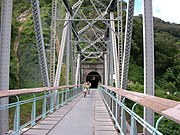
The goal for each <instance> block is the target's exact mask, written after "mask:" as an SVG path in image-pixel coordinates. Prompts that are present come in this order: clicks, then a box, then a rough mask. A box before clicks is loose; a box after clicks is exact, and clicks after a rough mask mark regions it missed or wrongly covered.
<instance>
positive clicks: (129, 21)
mask: <svg viewBox="0 0 180 135" xmlns="http://www.w3.org/2000/svg"><path fill="white" fill-rule="evenodd" d="M133 14H134V0H129V1H128V9H127V15H126V29H125V40H124V53H123V63H122V76H121V88H123V89H126V85H127V82H128V69H129V58H130V51H131V40H132V29H133Z"/></svg>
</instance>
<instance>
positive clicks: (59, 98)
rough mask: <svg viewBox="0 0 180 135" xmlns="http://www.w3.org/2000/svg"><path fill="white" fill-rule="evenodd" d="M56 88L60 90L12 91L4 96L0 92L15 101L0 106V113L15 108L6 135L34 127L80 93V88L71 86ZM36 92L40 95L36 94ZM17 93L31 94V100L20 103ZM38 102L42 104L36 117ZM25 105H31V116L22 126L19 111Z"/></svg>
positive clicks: (17, 134) (13, 134)
mask: <svg viewBox="0 0 180 135" xmlns="http://www.w3.org/2000/svg"><path fill="white" fill-rule="evenodd" d="M58 88H60V89H58V90H57V88H53V87H51V88H46V90H45V91H44V92H43V90H39V89H38V90H33V89H27V92H26V91H25V90H24V92H23V90H15V91H14V93H13V91H9V93H10V94H8V93H7V92H5V94H4V93H3V92H2V95H3V94H4V95H5V96H4V97H10V96H15V97H16V100H17V101H16V102H14V103H10V104H5V105H2V106H0V111H3V110H6V109H8V110H10V109H12V108H15V113H14V123H13V129H12V130H10V131H7V134H12V135H19V134H20V133H21V132H22V129H24V128H29V127H31V126H34V125H35V124H36V122H37V121H38V120H41V119H44V118H46V116H47V115H48V114H49V113H53V112H54V111H55V110H56V109H59V108H60V107H61V106H63V105H65V104H66V103H67V102H69V101H71V100H72V99H74V98H75V97H77V96H78V95H79V94H80V93H81V91H82V88H81V87H77V86H74V87H73V86H71V87H66V86H65V87H58ZM36 89H37V88H36ZM48 90H50V91H48ZM38 91H39V92H41V93H38ZM47 91H48V92H47ZM31 92H32V93H31ZM42 92H43V93H42ZM19 93H20V94H21V95H22V94H27V93H28V94H32V95H33V98H30V99H26V100H22V101H21V100H20V98H19V96H18V95H19ZM37 93H38V94H37ZM55 94H56V98H54V97H55ZM0 97H1V96H0ZM48 101H49V102H50V103H49V102H48ZM38 102H40V103H41V104H42V113H41V114H39V115H37V103H38ZM47 102H48V103H49V105H48V106H49V107H48V106H47V104H48V103H47ZM55 102H56V103H55ZM27 104H32V109H31V116H30V117H31V120H30V121H27V122H26V123H24V124H21V111H23V110H22V108H21V106H24V105H27Z"/></svg>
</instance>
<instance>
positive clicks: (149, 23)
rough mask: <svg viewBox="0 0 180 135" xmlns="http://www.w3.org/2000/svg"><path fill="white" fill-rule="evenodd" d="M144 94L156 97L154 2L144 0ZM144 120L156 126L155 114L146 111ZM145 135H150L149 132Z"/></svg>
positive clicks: (148, 110)
mask: <svg viewBox="0 0 180 135" xmlns="http://www.w3.org/2000/svg"><path fill="white" fill-rule="evenodd" d="M143 9H144V10H143V11H144V13H143V42H144V43H143V44H144V47H143V48H144V93H145V94H149V95H154V30H153V16H152V1H151V0H143ZM144 119H145V120H146V121H147V122H148V123H150V124H151V125H152V126H154V112H153V111H151V110H150V109H147V108H145V109H144ZM145 134H150V133H148V131H146V132H145Z"/></svg>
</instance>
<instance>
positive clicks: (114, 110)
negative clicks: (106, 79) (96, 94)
mask: <svg viewBox="0 0 180 135" xmlns="http://www.w3.org/2000/svg"><path fill="white" fill-rule="evenodd" d="M98 89H99V91H100V93H101V95H102V98H103V100H104V102H105V104H106V106H107V108H108V110H109V112H110V114H111V116H112V119H113V120H114V122H115V125H116V127H117V129H119V131H120V134H121V135H126V134H127V129H128V128H127V127H126V126H127V125H129V127H130V128H129V130H130V131H128V132H129V133H130V134H131V135H137V134H138V130H137V123H139V125H141V127H143V129H144V130H147V131H148V132H149V133H150V134H153V135H162V133H161V132H160V131H158V125H159V122H160V120H161V119H162V118H163V117H164V116H163V115H165V116H166V117H167V118H169V119H171V120H173V121H175V122H177V123H180V117H179V115H180V102H177V101H172V100H168V99H163V98H159V97H155V96H150V95H147V94H142V93H137V92H131V91H127V90H122V89H117V88H114V87H110V86H104V85H102V86H100V87H99V88H98ZM118 98H121V100H119V99H118ZM148 98H149V100H148ZM126 99H128V100H131V101H134V104H133V105H132V107H131V108H129V107H128V106H127V105H126V104H125V100H126ZM137 104H139V105H142V106H145V107H148V108H150V109H152V110H153V111H154V112H157V113H159V114H161V115H162V116H161V117H160V118H159V119H158V120H157V122H156V124H155V127H153V126H151V125H150V124H149V123H147V122H146V121H145V120H144V119H143V118H141V117H140V116H139V115H137V114H136V113H135V107H136V105H137ZM148 104H149V105H150V106H149V105H148ZM170 112H171V113H174V114H171V113H170ZM128 114H129V118H126V115H128ZM176 114H177V115H176ZM127 123H130V124H127ZM141 132H142V131H141Z"/></svg>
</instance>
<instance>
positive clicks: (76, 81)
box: [75, 53, 81, 85]
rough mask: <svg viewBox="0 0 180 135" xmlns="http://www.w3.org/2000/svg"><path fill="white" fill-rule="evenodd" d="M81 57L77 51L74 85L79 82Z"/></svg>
mask: <svg viewBox="0 0 180 135" xmlns="http://www.w3.org/2000/svg"><path fill="white" fill-rule="evenodd" d="M80 58H81V54H80V53H79V54H78V56H77V64H76V78H75V85H77V84H78V82H79V76H80V75H79V74H80V60H81V59H80Z"/></svg>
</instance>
